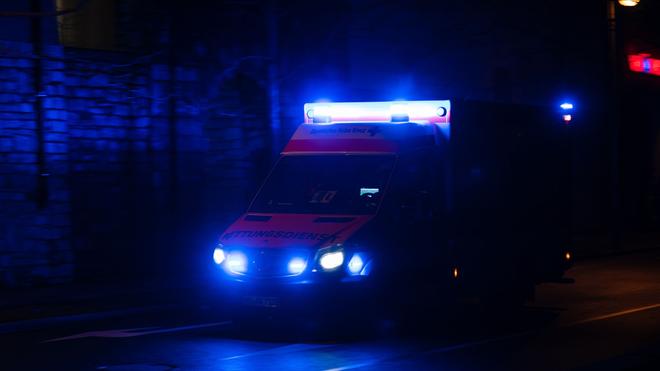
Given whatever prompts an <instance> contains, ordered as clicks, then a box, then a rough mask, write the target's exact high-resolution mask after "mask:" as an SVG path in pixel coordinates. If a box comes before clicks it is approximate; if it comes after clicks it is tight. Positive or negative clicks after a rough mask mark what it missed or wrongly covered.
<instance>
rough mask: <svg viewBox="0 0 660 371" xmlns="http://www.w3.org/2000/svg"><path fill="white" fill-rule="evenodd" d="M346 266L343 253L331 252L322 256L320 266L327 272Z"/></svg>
mask: <svg viewBox="0 0 660 371" xmlns="http://www.w3.org/2000/svg"><path fill="white" fill-rule="evenodd" d="M342 264H344V252H343V251H330V252H326V253H324V254H323V255H321V258H320V259H319V265H321V268H323V269H324V270H326V271H329V270H333V269H336V268H338V267H340V266H341V265H342Z"/></svg>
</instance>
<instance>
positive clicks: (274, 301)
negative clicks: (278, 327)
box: [243, 296, 280, 308]
mask: <svg viewBox="0 0 660 371" xmlns="http://www.w3.org/2000/svg"><path fill="white" fill-rule="evenodd" d="M243 301H244V303H245V304H246V305H251V306H256V307H265V308H277V307H279V306H280V299H279V298H276V297H273V296H245V297H244V298H243Z"/></svg>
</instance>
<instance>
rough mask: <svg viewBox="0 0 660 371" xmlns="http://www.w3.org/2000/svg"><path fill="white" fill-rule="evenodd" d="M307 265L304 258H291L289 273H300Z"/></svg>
mask: <svg viewBox="0 0 660 371" xmlns="http://www.w3.org/2000/svg"><path fill="white" fill-rule="evenodd" d="M306 267H307V262H306V261H305V259H303V258H293V259H291V260H289V266H288V268H289V273H290V274H300V273H302V272H303V271H304V270H305V268H306Z"/></svg>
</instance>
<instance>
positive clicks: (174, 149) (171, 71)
mask: <svg viewBox="0 0 660 371" xmlns="http://www.w3.org/2000/svg"><path fill="white" fill-rule="evenodd" d="M173 14H174V13H173ZM175 23H176V20H175V19H174V17H172V20H171V23H170V29H169V49H168V58H167V68H168V80H167V131H168V146H167V147H168V165H169V170H170V171H169V175H170V176H169V187H170V194H169V200H170V207H171V209H172V210H173V211H176V210H177V207H178V196H179V195H178V170H179V169H178V163H177V155H178V141H177V119H176V115H177V113H176V104H177V102H176V51H175V48H176V45H175V41H176V40H175V37H176V34H175V30H174V28H175Z"/></svg>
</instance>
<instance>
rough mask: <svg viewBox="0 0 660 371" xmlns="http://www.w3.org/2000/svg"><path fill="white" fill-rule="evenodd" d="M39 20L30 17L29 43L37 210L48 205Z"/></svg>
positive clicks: (34, 7) (36, 7)
mask: <svg viewBox="0 0 660 371" xmlns="http://www.w3.org/2000/svg"><path fill="white" fill-rule="evenodd" d="M30 7H31V11H32V12H34V13H39V12H41V1H40V0H32V1H31V2H30ZM41 33H42V29H41V18H40V17H32V20H31V35H30V36H31V42H32V55H33V56H34V59H33V60H32V88H33V91H34V103H33V109H34V122H35V134H36V137H37V187H36V197H35V201H36V204H37V208H39V209H43V208H45V207H46V205H47V203H48V176H49V175H50V174H48V169H47V167H46V152H45V145H46V143H45V142H46V140H45V133H44V112H43V110H44V106H43V97H44V92H43V88H44V87H43V63H42V60H41V58H42V53H43V45H42V44H43V40H42V34H41Z"/></svg>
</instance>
